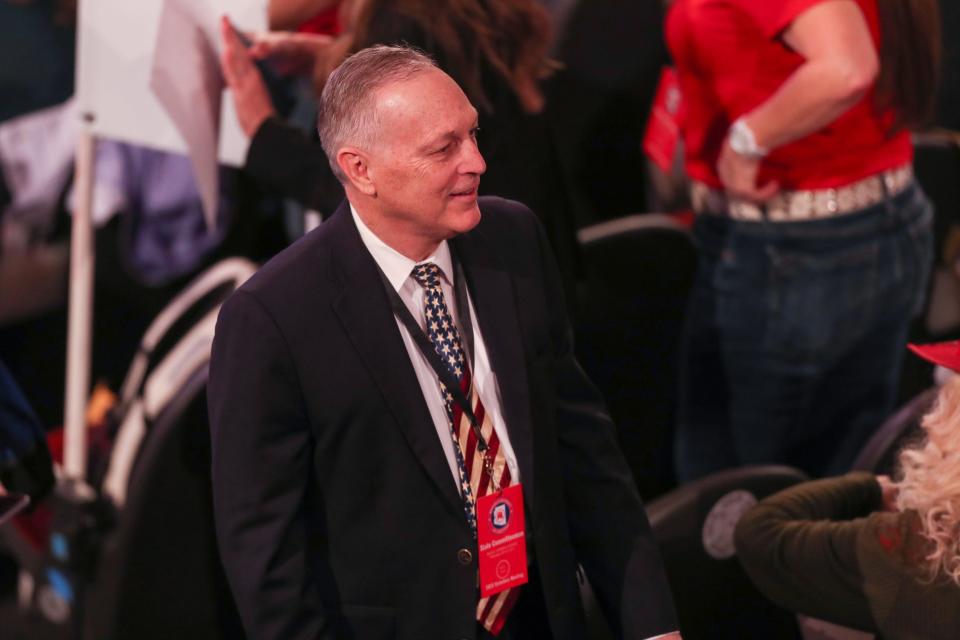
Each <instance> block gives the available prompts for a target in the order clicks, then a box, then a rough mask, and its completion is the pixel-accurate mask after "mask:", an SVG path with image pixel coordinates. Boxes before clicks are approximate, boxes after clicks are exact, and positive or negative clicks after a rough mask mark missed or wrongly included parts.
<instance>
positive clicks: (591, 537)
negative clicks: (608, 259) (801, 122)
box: [536, 223, 678, 640]
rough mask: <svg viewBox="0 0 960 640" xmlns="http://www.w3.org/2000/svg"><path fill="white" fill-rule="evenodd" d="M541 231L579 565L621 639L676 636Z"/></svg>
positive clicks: (636, 499)
mask: <svg viewBox="0 0 960 640" xmlns="http://www.w3.org/2000/svg"><path fill="white" fill-rule="evenodd" d="M536 226H537V242H538V244H539V248H540V255H541V256H542V261H543V265H544V266H543V272H544V274H545V277H544V279H545V282H546V287H547V300H548V304H549V305H550V307H551V309H550V313H551V318H552V322H553V324H552V326H551V342H552V347H553V350H554V354H555V362H556V367H557V368H556V378H555V380H556V398H557V418H556V424H557V432H558V438H559V445H560V459H561V465H562V472H563V481H564V487H563V489H564V499H565V505H566V508H567V514H568V520H569V525H570V536H571V540H572V542H573V546H574V551H575V552H576V554H577V560H578V561H579V563H580V564H581V566H582V567H583V569H584V571H585V572H586V574H587V577H588V578H589V580H590V584H591V586H592V587H593V589H594V591H595V592H596V595H597V599H598V600H599V602H600V605H601V607H602V608H603V610H604V613H605V614H606V617H607V620H608V621H609V622H610V623H611V627H612V628H613V629H614V631H615V633H616V635H617V637H623V638H629V639H637V640H640V639H643V638H652V637H654V636H658V635H661V634H665V633H669V632H671V631H676V630H677V628H678V624H677V618H676V613H675V612H674V607H673V597H672V595H671V593H670V586H669V584H668V583H667V579H666V575H665V573H664V570H663V565H662V562H661V560H660V551H659V549H658V547H657V544H656V542H655V541H654V539H653V535H652V533H651V530H650V524H649V522H648V520H647V516H646V512H645V510H644V508H643V503H642V502H641V500H640V496H639V493H638V492H637V489H636V485H635V483H634V481H633V475H632V474H631V472H630V469H629V467H628V466H627V463H626V460H625V459H624V457H623V454H622V453H621V451H620V448H619V446H618V444H617V441H616V432H615V427H614V424H613V422H612V420H611V419H610V416H609V414H608V412H607V409H606V406H605V404H604V402H603V399H602V398H601V397H600V394H599V392H598V391H597V389H596V388H595V387H594V386H593V383H592V382H590V380H589V379H588V378H587V375H586V374H585V373H584V371H583V370H582V369H581V368H580V365H579V363H578V362H577V360H576V358H575V357H574V351H573V337H572V334H573V332H572V329H571V326H570V322H569V320H568V318H567V312H566V304H565V302H564V297H563V290H562V285H561V280H560V274H559V270H558V268H557V266H556V264H555V262H554V258H553V255H552V253H551V251H550V249H549V245H548V242H547V239H546V236H545V234H544V232H543V229H542V228H541V227H540V225H539V223H537V224H536Z"/></svg>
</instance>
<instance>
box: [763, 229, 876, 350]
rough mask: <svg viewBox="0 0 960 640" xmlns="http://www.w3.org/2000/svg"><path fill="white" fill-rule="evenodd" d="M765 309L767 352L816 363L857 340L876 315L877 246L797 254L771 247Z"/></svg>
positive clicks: (868, 244)
mask: <svg viewBox="0 0 960 640" xmlns="http://www.w3.org/2000/svg"><path fill="white" fill-rule="evenodd" d="M767 254H768V257H769V271H768V283H767V284H768V286H767V294H766V305H767V313H768V317H769V322H768V323H767V330H766V335H765V342H766V346H767V348H768V349H771V350H775V351H777V352H780V353H786V354H790V355H793V356H794V357H799V358H804V359H817V358H818V357H820V356H822V355H823V354H825V353H829V352H833V351H837V350H840V349H842V348H843V347H844V346H845V345H847V344H849V343H851V342H852V341H854V340H856V338H857V336H858V335H859V334H860V333H861V332H862V331H863V327H864V326H866V325H869V324H870V320H869V319H870V318H872V317H873V315H874V314H875V313H876V310H875V308H874V307H875V305H876V299H875V291H876V285H877V276H878V265H879V258H880V245H879V243H878V242H875V241H865V242H864V241H858V242H857V243H856V244H852V245H849V246H846V247H843V248H838V247H834V248H833V249H832V250H830V251H827V252H824V251H802V250H797V249H793V248H790V249H788V248H784V247H781V246H776V245H771V246H768V248H767Z"/></svg>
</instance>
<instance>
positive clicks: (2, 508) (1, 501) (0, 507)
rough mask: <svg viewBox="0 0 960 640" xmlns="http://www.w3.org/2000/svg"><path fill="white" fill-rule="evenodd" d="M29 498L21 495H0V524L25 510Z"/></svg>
mask: <svg viewBox="0 0 960 640" xmlns="http://www.w3.org/2000/svg"><path fill="white" fill-rule="evenodd" d="M28 504H30V496H28V495H26V494H23V493H5V494H3V495H0V524H3V523H4V522H6V521H7V520H9V519H10V518H12V517H13V516H15V515H17V514H18V513H20V512H21V511H23V510H24V509H26V508H27V505H28Z"/></svg>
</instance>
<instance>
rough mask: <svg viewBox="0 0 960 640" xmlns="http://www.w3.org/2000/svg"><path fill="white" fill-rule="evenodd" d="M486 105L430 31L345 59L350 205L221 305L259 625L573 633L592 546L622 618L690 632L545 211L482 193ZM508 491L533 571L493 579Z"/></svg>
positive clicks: (237, 556) (223, 386)
mask: <svg viewBox="0 0 960 640" xmlns="http://www.w3.org/2000/svg"><path fill="white" fill-rule="evenodd" d="M241 63H242V61H241ZM241 66H242V64H241ZM251 72H252V70H251ZM476 118H477V112H476V110H475V109H474V108H473V107H472V106H471V105H470V103H469V101H468V100H467V98H466V97H465V96H464V94H463V92H462V91H461V90H460V88H459V87H458V86H457V85H456V84H455V83H454V82H453V81H452V80H451V79H450V78H449V77H448V76H447V75H446V74H444V73H443V72H442V71H440V70H438V69H437V68H436V67H435V66H434V65H433V63H432V61H430V60H429V58H426V57H424V56H422V55H421V54H419V53H416V52H414V51H411V50H409V49H405V48H400V47H376V48H372V49H366V50H364V51H361V52H360V53H358V54H356V55H354V56H352V57H351V58H349V59H348V60H347V61H346V62H344V63H343V64H342V65H341V66H340V67H339V68H338V70H337V71H336V72H335V73H334V74H333V75H332V76H331V78H330V80H329V81H328V83H327V85H326V87H325V88H324V92H323V95H322V97H321V100H320V135H321V141H322V143H323V145H324V149H325V150H326V151H327V154H328V156H329V157H330V158H331V166H332V167H333V168H334V171H335V173H337V175H338V177H339V178H340V179H341V181H342V182H343V184H344V187H345V190H346V193H347V199H348V202H345V203H344V204H343V205H342V206H341V207H340V209H339V210H338V211H337V212H336V213H335V214H334V215H333V216H332V217H331V218H330V219H329V220H328V221H327V222H326V223H324V224H323V225H321V227H320V228H319V229H317V230H315V231H314V232H312V233H310V234H309V235H307V236H305V237H304V238H303V239H301V240H300V241H298V242H297V243H295V244H294V245H293V246H291V247H289V248H288V249H287V250H285V251H284V252H282V253H281V254H280V255H278V256H277V257H276V258H274V259H273V260H271V261H270V262H269V263H268V264H267V265H265V266H264V267H263V268H262V269H261V270H260V271H259V272H258V273H257V274H256V275H255V276H254V277H253V278H251V280H250V281H249V282H248V283H247V284H245V285H244V286H243V287H242V288H241V289H240V290H239V291H238V292H237V293H236V294H234V295H233V296H232V297H231V298H230V299H229V300H228V302H227V303H226V304H225V305H224V307H223V310H222V312H221V314H220V318H219V321H218V324H217V333H216V339H215V341H214V347H213V359H212V361H211V371H210V385H209V405H210V417H211V431H212V439H213V488H214V507H215V515H216V524H217V535H218V539H219V543H220V551H221V554H222V557H223V561H224V566H225V568H226V573H227V577H228V580H229V582H230V585H231V588H232V590H233V593H234V595H235V597H236V602H237V605H238V609H239V611H240V614H241V617H242V619H243V622H244V626H245V628H246V630H247V632H248V634H249V635H250V636H251V638H271V639H273V638H278V639H284V640H286V639H292V638H304V639H306V638H311V639H315V638H324V639H327V638H358V639H374V638H404V639H410V640H422V639H431V638H444V639H446V638H450V639H453V638H470V639H472V638H490V637H492V636H497V637H499V638H507V639H511V640H514V639H515V640H521V639H528V638H529V639H539V638H550V637H554V638H557V639H558V640H559V639H570V640H581V639H583V638H585V637H586V625H585V620H584V612H583V609H582V606H581V603H580V599H579V593H578V582H577V575H576V573H577V564H578V563H579V564H580V565H582V567H583V569H584V571H585V573H586V575H587V577H588V578H589V580H590V582H591V584H592V586H593V588H594V590H595V592H596V594H597V596H598V600H599V601H600V604H601V606H602V607H603V609H604V611H605V613H606V616H607V618H608V621H609V622H610V623H611V627H613V628H614V630H615V631H616V632H617V634H618V635H619V636H623V637H629V638H651V637H660V636H661V635H664V634H666V635H665V637H677V635H676V634H675V633H673V631H674V630H675V629H676V627H677V625H676V620H675V616H674V612H673V605H672V600H671V596H670V593H669V588H668V585H667V583H666V580H665V578H664V575H663V570H662V567H661V565H660V560H659V555H658V551H657V548H656V545H655V543H654V542H653V540H652V539H651V536H650V530H649V525H648V523H647V520H646V516H645V514H644V511H643V508H642V505H641V503H640V499H639V497H638V495H637V492H636V489H635V488H634V486H633V483H632V479H631V476H630V472H629V470H628V469H627V466H626V464H625V463H624V460H623V458H622V455H621V454H620V451H619V450H618V449H617V446H616V444H615V437H614V428H613V425H612V424H611V422H610V420H609V418H608V417H607V414H606V412H605V410H604V407H603V404H602V401H601V400H600V398H599V397H598V396H597V394H596V391H595V390H594V389H593V387H592V386H591V384H590V383H589V381H588V380H587V379H586V377H585V376H584V374H583V372H582V371H581V370H580V368H579V367H578V365H577V363H576V361H575V360H574V357H573V352H572V345H571V343H570V328H569V325H568V322H567V319H566V315H565V307H564V302H563V296H562V292H561V285H560V282H559V276H558V273H557V270H556V267H555V264H554V263H553V260H552V257H551V256H550V253H549V249H548V247H547V243H546V240H545V237H544V234H543V231H542V229H541V228H540V226H539V224H538V222H537V220H536V218H535V217H534V215H533V214H532V213H531V212H530V211H529V210H528V209H526V208H525V207H524V206H523V205H521V204H518V203H515V202H510V201H506V200H501V199H497V198H479V199H478V197H477V186H478V184H479V180H480V175H481V174H482V173H483V172H484V170H485V164H484V161H483V158H482V157H481V155H480V153H479V150H478V149H477V145H476V139H475V134H476ZM434 354H435V355H434ZM437 356H440V358H438V357H437ZM441 358H442V360H441ZM450 376H454V377H453V378H451V377H450ZM444 380H448V381H450V385H451V386H441V383H442V382H443V381H444ZM453 385H458V386H459V387H460V390H459V393H458V392H457V391H456V389H454V388H452V386H453ZM465 405H469V406H470V407H471V408H472V409H471V410H470V411H467V410H466V409H465V408H464V407H465ZM511 491H513V492H514V493H510V492H511ZM501 492H502V493H501ZM506 495H512V496H514V497H513V498H511V500H512V502H505V501H504V500H505V499H503V497H504V496H506ZM491 500H492V501H493V503H495V504H497V505H499V510H498V508H493V510H492V511H490V512H487V511H485V510H484V509H486V507H483V506H482V505H483V504H485V503H484V501H486V504H488V505H489V504H491ZM498 500H499V502H497V501H498ZM505 504H506V505H507V506H513V507H517V506H519V505H521V504H522V505H524V506H523V507H522V508H520V509H519V510H520V511H521V513H522V514H523V515H524V516H525V519H526V526H525V532H526V544H525V545H523V546H522V547H521V548H522V549H523V550H524V551H525V552H526V558H527V560H526V561H525V562H524V563H523V566H521V567H519V571H520V573H522V574H524V575H525V577H521V579H520V582H523V581H524V580H526V582H525V584H517V585H513V586H512V587H511V588H508V589H505V590H502V591H498V592H494V593H489V594H487V595H486V596H485V597H481V594H480V592H479V589H478V563H480V562H485V561H486V558H488V557H489V556H488V555H486V554H485V552H484V546H483V545H478V543H477V536H478V535H480V536H481V541H482V540H483V537H482V536H483V535H484V533H483V532H484V531H486V530H487V526H488V524H489V523H493V526H494V527H496V526H497V525H498V523H499V524H502V523H503V522H505V521H506V520H505V516H506V515H510V513H511V512H510V511H509V510H508V509H504V508H503V506H504V505H505ZM511 517H514V518H515V517H516V515H515V514H514V515H512V516H511ZM501 520H502V522H501ZM514 522H516V521H514ZM497 544H498V543H497ZM482 558H483V559H482ZM481 571H483V569H481ZM513 573H514V570H513V569H511V572H510V576H513ZM498 575H499V574H498ZM483 580H485V581H486V580H487V579H486V578H484V579H483ZM484 584H486V582H484Z"/></svg>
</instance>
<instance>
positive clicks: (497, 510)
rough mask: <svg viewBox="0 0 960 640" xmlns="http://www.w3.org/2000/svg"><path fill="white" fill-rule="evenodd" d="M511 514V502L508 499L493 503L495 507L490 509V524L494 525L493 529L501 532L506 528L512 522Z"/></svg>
mask: <svg viewBox="0 0 960 640" xmlns="http://www.w3.org/2000/svg"><path fill="white" fill-rule="evenodd" d="M510 515H511V509H510V503H509V502H508V501H507V500H501V501H500V502H498V503H496V504H495V505H493V509H491V510H490V524H491V525H493V530H494V531H497V532H500V531H503V530H504V529H506V528H507V525H509V524H510Z"/></svg>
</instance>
